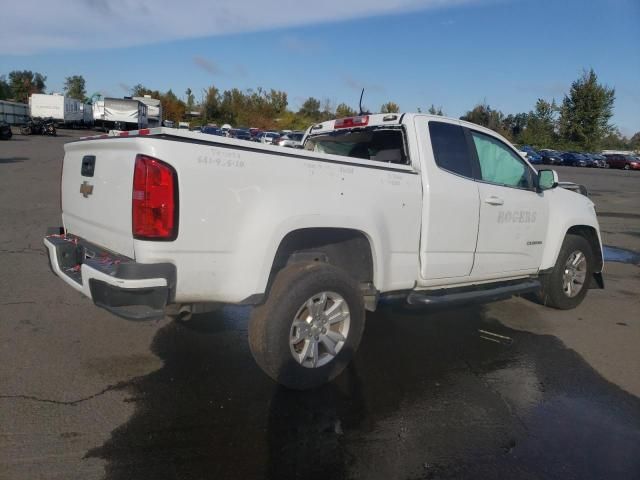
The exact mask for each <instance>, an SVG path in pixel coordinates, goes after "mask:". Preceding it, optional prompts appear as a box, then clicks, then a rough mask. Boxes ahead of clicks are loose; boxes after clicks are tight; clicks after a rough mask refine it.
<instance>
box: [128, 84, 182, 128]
mask: <svg viewBox="0 0 640 480" xmlns="http://www.w3.org/2000/svg"><path fill="white" fill-rule="evenodd" d="M147 95H149V94H147ZM136 96H138V95H136ZM159 99H160V102H161V103H162V113H163V115H164V118H166V119H167V120H171V121H173V122H179V121H181V120H184V118H185V111H186V105H185V103H184V102H183V101H182V100H180V99H179V98H178V97H177V96H176V94H175V93H173V91H172V90H171V89H169V91H168V92H167V93H165V94H164V95H159Z"/></svg>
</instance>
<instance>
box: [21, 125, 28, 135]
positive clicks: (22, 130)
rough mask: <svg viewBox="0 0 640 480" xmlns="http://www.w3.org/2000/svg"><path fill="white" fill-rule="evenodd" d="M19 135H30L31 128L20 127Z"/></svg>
mask: <svg viewBox="0 0 640 480" xmlns="http://www.w3.org/2000/svg"><path fill="white" fill-rule="evenodd" d="M20 133H21V134H22V135H31V127H28V126H25V127H20Z"/></svg>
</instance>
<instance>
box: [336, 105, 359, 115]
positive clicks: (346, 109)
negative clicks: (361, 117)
mask: <svg viewBox="0 0 640 480" xmlns="http://www.w3.org/2000/svg"><path fill="white" fill-rule="evenodd" d="M357 113H358V112H356V111H355V110H354V109H353V108H351V107H350V106H349V105H347V104H346V103H341V104H340V105H338V106H337V107H336V118H345V117H353V116H355V115H356V114H357Z"/></svg>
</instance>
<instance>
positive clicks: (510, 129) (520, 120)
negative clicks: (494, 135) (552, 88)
mask: <svg viewBox="0 0 640 480" xmlns="http://www.w3.org/2000/svg"><path fill="white" fill-rule="evenodd" d="M528 122H529V115H528V114H526V113H516V114H515V115H514V114H512V113H510V114H509V115H507V116H506V117H504V120H502V129H503V130H504V131H505V132H507V133H508V134H509V135H508V137H509V138H510V139H511V140H513V141H514V142H519V141H520V135H521V134H522V131H523V130H524V129H525V128H526V127H527V123H528Z"/></svg>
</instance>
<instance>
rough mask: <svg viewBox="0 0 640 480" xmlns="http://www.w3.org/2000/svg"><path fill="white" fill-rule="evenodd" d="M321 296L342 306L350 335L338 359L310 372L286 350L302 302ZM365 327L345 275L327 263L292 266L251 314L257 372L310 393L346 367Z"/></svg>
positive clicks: (358, 297) (359, 301)
mask: <svg viewBox="0 0 640 480" xmlns="http://www.w3.org/2000/svg"><path fill="white" fill-rule="evenodd" d="M325 291H328V292H335V293H337V294H338V295H340V296H342V298H343V299H344V300H345V302H346V304H347V306H348V308H349V329H348V333H347V335H346V339H345V340H344V344H343V345H342V347H341V349H340V350H339V351H338V352H337V355H335V357H333V359H331V360H330V361H329V362H328V363H326V364H325V365H322V366H317V367H315V368H310V367H306V366H303V365H301V364H300V363H299V362H298V361H296V360H295V359H294V356H293V354H292V352H291V348H290V346H289V339H290V334H291V327H292V324H293V321H294V318H295V317H296V314H297V313H298V312H299V310H300V309H301V308H302V307H303V306H304V305H305V303H306V302H307V300H309V299H310V298H312V297H313V296H315V295H317V294H320V293H321V292H325ZM364 323H365V309H364V302H363V297H362V293H361V291H360V289H359V286H358V284H357V282H356V281H354V280H353V279H352V278H351V277H350V276H349V275H347V274H346V273H345V272H344V271H342V270H340V269H339V268H336V267H333V266H331V265H328V264H326V263H301V264H294V265H291V266H289V267H286V268H285V269H283V270H281V271H280V272H278V274H277V275H276V277H275V281H274V282H273V285H272V287H271V291H270V292H269V296H268V298H267V300H266V302H265V303H264V304H262V305H260V306H258V307H256V308H255V309H254V311H253V313H252V315H251V320H250V321H249V347H250V348H251V353H252V354H253V357H254V358H255V360H256V362H257V363H258V365H259V366H260V368H262V370H264V372H265V373H266V374H267V375H269V376H270V377H271V378H273V379H274V380H275V381H276V382H278V383H280V384H281V385H284V386H285V387H288V388H291V389H295V390H307V389H312V388H316V387H319V386H320V385H322V384H324V383H326V382H329V381H331V380H333V379H334V378H335V377H337V376H338V375H339V374H340V373H341V372H342V371H343V370H344V368H345V367H346V366H347V365H348V364H349V362H350V361H351V359H352V358H353V355H354V353H355V352H356V350H357V349H358V346H359V344H360V339H361V338H362V332H363V331H364ZM316 338H317V337H316Z"/></svg>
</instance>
